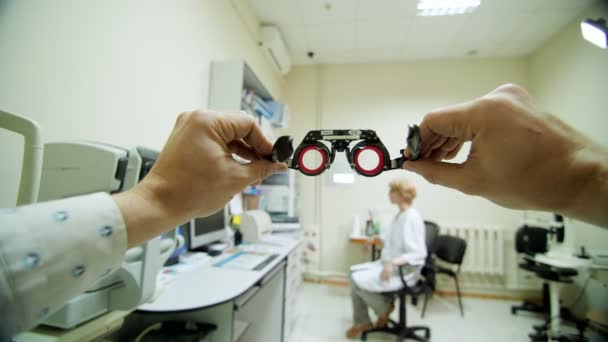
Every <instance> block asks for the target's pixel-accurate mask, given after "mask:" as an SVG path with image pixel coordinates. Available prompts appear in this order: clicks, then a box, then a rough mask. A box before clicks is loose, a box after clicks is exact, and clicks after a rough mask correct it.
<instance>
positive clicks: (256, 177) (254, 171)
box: [242, 159, 287, 186]
mask: <svg viewBox="0 0 608 342" xmlns="http://www.w3.org/2000/svg"><path fill="white" fill-rule="evenodd" d="M242 170H243V172H244V173H245V174H244V177H242V181H243V182H244V183H245V185H244V186H248V185H251V184H255V183H259V182H261V181H262V180H264V179H265V178H267V177H268V176H271V175H273V174H275V173H279V172H285V171H287V164H285V163H277V162H271V161H269V160H263V159H260V160H256V161H252V162H251V163H249V164H245V165H242Z"/></svg>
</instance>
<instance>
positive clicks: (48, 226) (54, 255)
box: [0, 193, 127, 341]
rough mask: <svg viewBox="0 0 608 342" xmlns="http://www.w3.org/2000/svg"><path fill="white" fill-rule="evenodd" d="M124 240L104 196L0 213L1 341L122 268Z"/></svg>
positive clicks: (118, 215)
mask: <svg viewBox="0 0 608 342" xmlns="http://www.w3.org/2000/svg"><path fill="white" fill-rule="evenodd" d="M126 249H127V235H126V230H125V225H124V221H123V219H122V215H121V213H120V210H119V209H118V207H117V206H116V203H115V202H114V200H113V199H112V197H111V196H110V195H108V194H106V193H97V194H92V195H87V196H80V197H73V198H68V199H64V200H58V201H51V202H45V203H39V204H34V205H30V206H25V207H19V208H11V209H0V317H2V319H1V320H0V341H6V340H7V339H8V338H10V336H11V335H13V334H15V333H17V332H20V331H24V330H27V329H29V328H32V327H33V326H35V325H36V324H38V323H40V322H42V321H44V320H45V319H46V318H47V317H48V316H49V315H51V314H52V313H53V312H54V311H56V310H59V309H60V308H61V307H62V306H63V305H64V304H65V303H66V302H67V301H68V300H70V299H71V298H73V297H75V296H77V295H78V294H80V293H82V292H84V291H85V290H87V289H89V288H90V287H91V286H93V285H94V284H95V282H97V281H98V280H99V279H100V278H101V277H103V276H105V275H107V274H109V273H110V272H112V271H113V270H116V269H118V268H120V266H121V264H122V260H123V256H124V253H125V251H126Z"/></svg>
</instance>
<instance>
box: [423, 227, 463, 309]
mask: <svg viewBox="0 0 608 342" xmlns="http://www.w3.org/2000/svg"><path fill="white" fill-rule="evenodd" d="M434 248H435V253H434V255H435V257H437V258H438V259H440V260H442V261H445V262H447V263H450V264H454V265H457V268H456V271H454V270H452V269H450V268H445V267H441V266H437V265H434V267H430V269H431V272H432V273H434V274H446V275H448V276H450V277H451V278H454V284H455V285H456V294H457V295H458V306H459V307H460V315H461V316H464V309H463V307H462V296H461V294H460V284H459V283H458V274H459V273H460V267H461V266H462V260H463V259H464V254H465V252H466V250H467V242H466V241H465V240H464V239H461V238H459V237H456V236H450V235H440V236H438V237H437V241H436V244H435V246H434ZM427 301H428V296H425V298H424V305H423V307H422V317H424V314H425V312H426V304H427Z"/></svg>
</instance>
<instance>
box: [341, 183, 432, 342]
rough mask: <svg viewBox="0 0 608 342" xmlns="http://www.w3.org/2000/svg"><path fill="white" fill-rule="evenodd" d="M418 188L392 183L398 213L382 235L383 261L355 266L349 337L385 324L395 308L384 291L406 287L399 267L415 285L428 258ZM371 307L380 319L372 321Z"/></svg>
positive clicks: (352, 277)
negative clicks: (416, 205) (414, 204)
mask: <svg viewBox="0 0 608 342" xmlns="http://www.w3.org/2000/svg"><path fill="white" fill-rule="evenodd" d="M415 197H416V188H415V187H414V185H413V184H412V183H410V182H408V181H406V180H396V181H392V182H391V183H390V190H389V198H390V201H391V203H392V204H395V205H396V206H397V207H398V208H399V213H398V214H397V215H396V216H395V219H394V220H393V222H392V223H391V225H390V227H389V229H388V230H387V231H385V232H383V234H382V237H381V239H382V242H383V244H384V248H383V249H382V256H381V260H378V261H374V262H371V263H365V264H359V265H355V266H353V267H352V268H351V270H352V273H351V290H352V293H351V296H352V303H353V318H354V325H353V326H352V327H351V328H350V329H348V331H347V332H346V337H348V338H358V337H359V336H360V335H361V333H362V332H364V331H366V330H369V329H372V328H374V327H384V326H386V324H387V323H388V320H389V315H390V314H391V312H392V311H393V309H394V305H393V298H391V297H389V296H385V295H383V294H381V292H387V291H396V290H399V289H400V288H402V287H403V283H402V281H401V279H400V276H399V271H398V269H397V268H398V267H399V266H404V271H405V272H404V276H405V281H406V283H407V284H408V285H414V284H415V283H416V281H417V280H418V277H419V275H420V270H421V268H422V266H423V265H424V261H425V259H426V253H427V252H426V243H425V241H426V239H425V226H424V221H423V219H422V216H420V213H419V212H418V211H417V210H416V209H414V208H412V202H413V201H414V198H415ZM368 307H371V308H372V309H373V310H374V312H375V313H376V315H377V316H378V321H377V322H376V324H375V325H374V324H372V321H371V320H370V317H369V313H368Z"/></svg>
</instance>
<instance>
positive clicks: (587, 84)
mask: <svg viewBox="0 0 608 342" xmlns="http://www.w3.org/2000/svg"><path fill="white" fill-rule="evenodd" d="M587 17H591V18H593V19H596V18H599V17H603V18H604V19H608V4H607V3H606V2H603V3H599V4H597V5H596V6H594V7H592V8H590V9H589V10H587V11H585V12H584V13H583V14H582V15H581V17H580V18H578V19H577V20H574V21H573V22H571V23H570V24H569V25H568V26H566V27H565V28H564V29H562V30H561V31H560V32H559V33H557V34H556V35H555V36H553V37H552V38H551V39H550V40H549V41H548V42H547V43H545V44H544V45H543V46H542V47H541V48H540V49H538V50H537V51H536V52H535V53H534V54H533V55H532V56H530V59H529V75H530V85H531V91H532V93H533V95H534V96H535V97H536V99H537V101H538V103H539V105H540V106H542V107H543V109H545V110H547V111H548V112H551V113H553V114H555V115H557V116H559V117H561V118H562V119H563V120H565V121H566V122H568V123H569V124H571V125H573V126H574V127H576V128H578V129H579V130H581V131H582V132H584V133H585V134H586V135H587V136H589V137H590V138H592V139H593V140H595V141H596V142H598V143H600V144H602V145H604V146H608V134H606V132H607V131H608V97H606V80H607V79H608V51H607V50H602V49H600V48H598V47H596V46H594V45H592V44H590V43H588V42H587V41H585V40H584V39H583V38H582V37H581V32H580V26H579V23H580V20H582V19H585V18H587ZM606 205H607V208H608V204H606ZM566 234H567V235H570V236H573V247H575V248H578V247H579V246H585V247H587V248H596V249H603V250H606V249H607V248H608V229H606V228H600V227H597V226H593V225H590V224H585V223H583V222H580V221H577V220H572V221H571V222H570V223H569V225H568V226H567V231H566ZM583 281H584V280H583V279H579V280H578V282H579V286H580V285H581V284H582V283H583ZM583 302H585V303H583V304H581V305H580V306H579V309H582V308H584V307H585V306H592V307H595V308H600V307H601V308H602V309H603V310H608V291H606V287H605V286H603V285H602V284H600V283H599V282H596V281H591V282H590V284H589V285H588V288H587V295H586V296H585V297H584V300H583Z"/></svg>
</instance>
